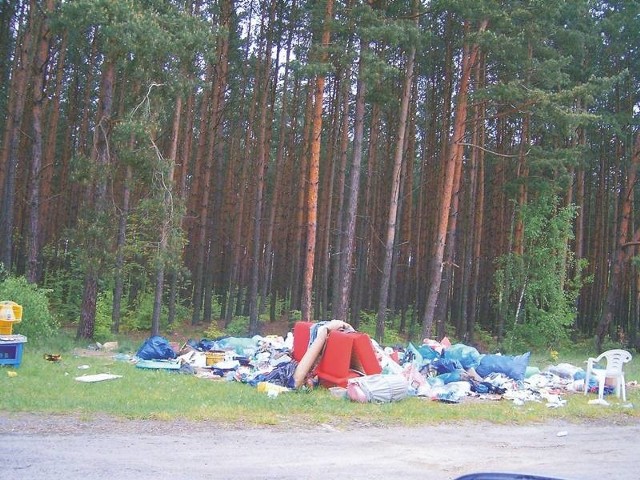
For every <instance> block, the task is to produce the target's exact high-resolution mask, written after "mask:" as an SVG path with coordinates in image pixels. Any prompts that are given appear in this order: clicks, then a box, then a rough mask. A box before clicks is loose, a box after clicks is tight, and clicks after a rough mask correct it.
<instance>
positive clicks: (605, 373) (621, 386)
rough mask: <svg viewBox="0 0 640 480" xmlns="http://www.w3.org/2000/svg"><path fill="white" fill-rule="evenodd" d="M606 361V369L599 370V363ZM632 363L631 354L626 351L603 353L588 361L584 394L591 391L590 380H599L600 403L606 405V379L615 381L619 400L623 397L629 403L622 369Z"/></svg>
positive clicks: (618, 350) (615, 350)
mask: <svg viewBox="0 0 640 480" xmlns="http://www.w3.org/2000/svg"><path fill="white" fill-rule="evenodd" d="M602 360H606V365H605V368H598V363H599V362H600V361H602ZM630 361H631V354H630V353H629V352H627V351H626V350H621V349H614V350H607V351H606V352H603V353H601V354H600V355H599V356H598V357H596V358H589V359H588V360H587V373H586V375H585V377H584V394H585V395H586V394H587V392H588V391H589V378H590V377H595V378H596V379H597V380H598V402H599V403H604V402H605V400H604V384H605V380H606V379H612V380H613V381H615V393H616V396H617V397H618V398H620V395H622V401H623V402H626V401H627V393H626V389H625V383H624V372H623V371H622V367H623V366H624V364H625V363H628V362H630Z"/></svg>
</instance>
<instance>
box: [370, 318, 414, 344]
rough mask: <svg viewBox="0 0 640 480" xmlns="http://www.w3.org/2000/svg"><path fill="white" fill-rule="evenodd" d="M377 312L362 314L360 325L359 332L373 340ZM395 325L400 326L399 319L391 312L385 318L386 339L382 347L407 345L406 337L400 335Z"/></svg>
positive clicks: (383, 340)
mask: <svg viewBox="0 0 640 480" xmlns="http://www.w3.org/2000/svg"><path fill="white" fill-rule="evenodd" d="M376 322H377V314H376V312H367V311H361V312H360V325H358V331H359V332H364V333H366V334H367V335H369V336H370V337H371V338H375V336H376ZM395 324H398V325H399V324H400V320H399V317H397V316H393V315H392V314H391V312H388V313H387V316H386V318H385V329H384V338H383V339H382V345H385V346H386V345H405V344H406V343H407V339H406V336H405V335H404V334H402V333H400V332H399V331H398V330H397V329H394V328H393V326H394V325H395Z"/></svg>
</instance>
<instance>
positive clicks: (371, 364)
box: [351, 332, 382, 375]
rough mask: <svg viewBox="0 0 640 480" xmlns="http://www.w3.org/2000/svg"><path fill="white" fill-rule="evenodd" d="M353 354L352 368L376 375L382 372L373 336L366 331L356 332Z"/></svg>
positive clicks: (354, 334)
mask: <svg viewBox="0 0 640 480" xmlns="http://www.w3.org/2000/svg"><path fill="white" fill-rule="evenodd" d="M351 335H353V336H354V338H353V353H354V354H353V355H352V361H351V368H353V369H355V370H359V371H361V372H362V373H364V374H365V375H376V374H378V373H381V372H382V367H381V366H380V362H379V361H378V357H377V356H376V352H375V350H374V349H373V345H372V344H371V338H369V335H367V334H366V333H357V332H354V333H352V334H351Z"/></svg>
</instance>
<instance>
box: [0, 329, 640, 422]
mask: <svg viewBox="0 0 640 480" xmlns="http://www.w3.org/2000/svg"><path fill="white" fill-rule="evenodd" d="M51 345H52V346H55V347H56V349H54V350H51V349H48V348H44V347H37V346H33V345H30V344H29V343H27V344H25V346H24V354H23V361H22V365H21V366H20V367H18V368H12V366H4V367H2V368H0V410H1V411H4V412H33V413H44V414H75V415H80V416H81V417H86V418H91V417H93V416H97V415H101V414H108V415H113V416H116V417H120V418H125V419H155V420H167V421H169V420H180V419H186V420H194V421H205V420H206V421H216V422H221V423H227V424H247V425H264V426H270V425H292V424H293V425H311V424H321V423H328V424H333V425H347V424H350V425H359V424H361V425H381V426H383V425H405V426H408V425H420V424H436V423H442V422H454V423H455V422H464V421H477V422H481V421H486V422H494V423H529V422H540V421H545V420H550V419H562V420H567V421H577V422H585V421H587V422H588V421H600V420H607V421H624V420H625V419H638V418H640V409H639V408H638V407H637V405H638V404H640V390H639V389H638V388H637V387H629V388H627V403H626V404H623V403H622V402H621V401H619V400H618V399H617V398H616V397H615V396H608V397H607V400H609V401H610V403H611V405H610V406H608V407H603V406H598V405H589V404H588V401H589V400H590V399H593V398H595V395H594V394H589V395H586V396H585V395H582V394H575V393H574V394H571V393H566V394H564V396H563V398H565V399H566V400H567V404H566V405H565V406H564V407H559V408H549V407H547V404H546V402H542V403H537V402H526V403H525V404H524V405H521V406H518V405H515V404H514V403H513V402H511V401H509V400H504V399H502V400H495V401H493V400H483V399H476V398H470V397H468V398H465V399H464V400H463V401H462V402H461V403H459V404H448V403H442V402H435V401H431V400H428V399H425V398H407V399H405V400H402V401H399V402H394V403H389V404H359V403H355V402H351V401H349V400H347V399H342V398H336V397H334V396H333V395H331V393H330V392H329V391H328V390H326V389H324V388H317V389H315V390H312V391H294V392H286V393H283V394H280V395H278V396H277V397H275V398H270V397H268V396H267V395H266V394H265V393H263V392H259V391H258V390H257V389H255V388H253V387H251V386H249V385H246V384H241V383H238V382H229V381H225V380H209V379H201V378H197V377H196V376H193V375H184V374H180V373H176V372H170V371H165V370H149V369H141V368H136V367H135V366H134V365H133V364H131V363H129V362H126V361H120V360H116V359H114V358H113V356H107V357H99V356H79V355H75V354H74V353H73V352H74V349H73V348H72V345H71V344H70V343H68V342H65V341H52V343H51ZM136 346H137V345H136ZM121 350H122V349H121ZM45 353H60V354H61V355H62V360H61V361H60V362H50V361H47V360H45V359H44V354H45ZM129 353H134V352H133V351H130V352H129ZM587 356H588V355H581V354H579V353H570V354H568V356H564V355H563V354H560V355H559V357H558V358H557V360H556V361H555V362H553V361H552V359H551V358H549V356H548V355H545V354H538V355H533V356H532V358H531V361H530V364H531V365H533V366H537V367H539V368H540V369H541V370H542V369H544V368H546V367H547V366H548V365H551V364H557V363H571V364H572V365H577V366H582V363H583V362H584V360H586V358H587ZM85 365H86V366H88V368H86V369H83V368H79V367H82V366H85ZM9 372H15V373H16V376H10V375H9ZM625 372H626V375H627V382H630V381H632V380H636V381H637V380H638V379H639V378H640V362H638V360H637V359H634V360H632V362H631V363H630V364H628V365H627V368H626V369H625ZM97 373H111V374H116V375H121V376H122V377H121V378H118V379H115V380H109V381H104V382H97V383H82V382H78V381H76V380H75V378H76V377H78V376H81V375H86V374H97ZM630 405H631V406H630Z"/></svg>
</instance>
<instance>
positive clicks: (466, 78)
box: [422, 20, 488, 338]
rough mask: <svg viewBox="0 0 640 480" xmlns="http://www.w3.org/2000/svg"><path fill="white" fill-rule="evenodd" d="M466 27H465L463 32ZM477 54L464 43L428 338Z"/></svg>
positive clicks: (424, 331)
mask: <svg viewBox="0 0 640 480" xmlns="http://www.w3.org/2000/svg"><path fill="white" fill-rule="evenodd" d="M487 23H488V22H487V21H486V20H484V21H482V22H481V25H480V27H479V31H484V29H485V28H486V26H487ZM467 30H468V27H465V31H467ZM477 55H478V47H477V45H476V46H473V47H469V45H468V44H465V47H464V51H463V55H462V67H461V72H460V84H459V87H458V98H457V103H456V113H455V119H454V126H453V134H452V139H451V147H450V149H449V150H450V151H449V154H448V158H447V162H446V165H445V174H444V177H443V178H444V179H445V183H444V185H443V189H442V193H441V195H440V215H439V219H438V227H437V231H436V242H435V250H434V255H433V258H432V259H431V268H430V286H429V292H428V295H427V301H426V305H425V311H424V316H423V323H422V335H423V337H426V338H431V336H432V333H433V332H432V330H433V323H434V320H435V318H434V317H435V310H436V302H437V300H438V294H439V292H440V286H441V281H442V270H443V266H444V265H443V262H444V253H445V247H446V235H447V231H448V223H449V213H450V212H451V202H452V199H453V192H454V189H456V188H457V186H456V185H454V178H455V171H456V167H457V164H458V163H460V162H462V154H463V146H462V143H464V135H465V130H466V117H467V102H468V88H469V83H470V80H471V69H472V66H473V65H474V64H475V61H476V57H477Z"/></svg>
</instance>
